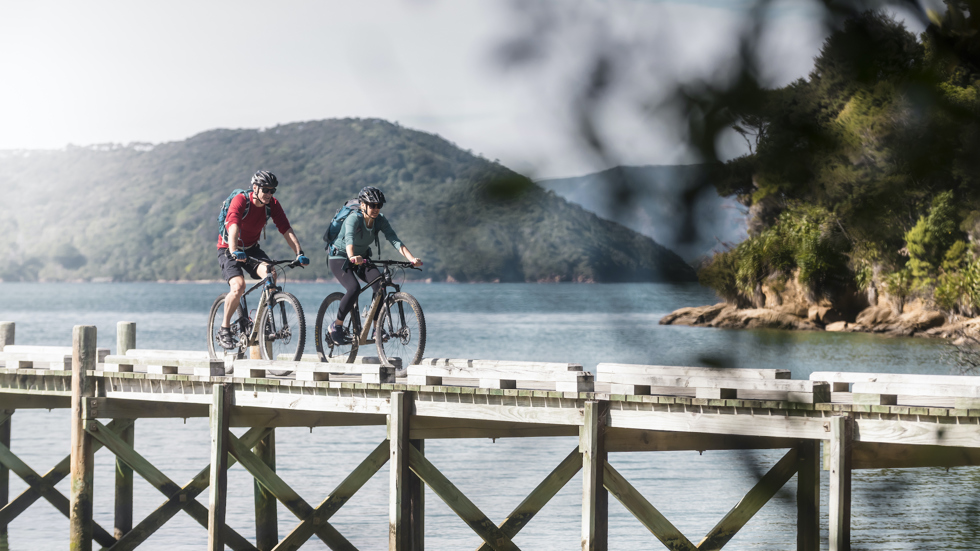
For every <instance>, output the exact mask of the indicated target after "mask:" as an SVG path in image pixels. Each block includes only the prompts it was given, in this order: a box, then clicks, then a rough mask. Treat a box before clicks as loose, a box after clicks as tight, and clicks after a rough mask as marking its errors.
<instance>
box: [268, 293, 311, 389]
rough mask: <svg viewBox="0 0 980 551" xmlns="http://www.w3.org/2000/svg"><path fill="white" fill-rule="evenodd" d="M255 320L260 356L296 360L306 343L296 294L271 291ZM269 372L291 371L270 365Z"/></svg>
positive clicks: (304, 329) (300, 308)
mask: <svg viewBox="0 0 980 551" xmlns="http://www.w3.org/2000/svg"><path fill="white" fill-rule="evenodd" d="M258 323H259V328H260V330H259V351H260V354H261V355H262V359H263V360H286V361H293V362H295V361H299V359H300V358H301V357H302V356H303V346H305V345H306V319H305V318H304V317H303V306H301V305H300V303H299V300H297V299H296V297H294V296H293V295H291V294H289V293H285V292H278V293H276V294H274V295H272V297H271V298H270V299H269V302H268V304H266V308H265V311H264V312H262V317H261V319H259V322H258ZM269 373H271V374H273V375H289V374H290V373H292V371H282V370H271V369H270V370H269Z"/></svg>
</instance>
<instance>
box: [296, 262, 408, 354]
mask: <svg viewBox="0 0 980 551" xmlns="http://www.w3.org/2000/svg"><path fill="white" fill-rule="evenodd" d="M367 262H368V265H374V266H376V267H380V268H382V270H381V275H379V276H378V277H376V278H374V279H373V280H372V281H370V282H368V283H366V284H365V285H364V287H361V288H360V290H358V292H357V295H358V297H360V295H361V294H362V293H364V291H367V290H368V289H370V288H371V286H372V285H374V284H375V283H376V282H378V281H380V282H381V288H380V290H379V291H378V293H377V294H375V295H374V298H373V299H372V300H371V306H370V307H369V308H367V311H366V312H365V314H364V320H363V322H362V320H361V314H360V308H359V307H358V302H357V298H355V300H354V304H353V306H351V310H350V312H349V313H348V314H347V317H346V318H344V320H343V321H344V325H343V328H344V338H343V340H342V341H341V342H339V343H337V342H334V341H333V340H332V339H331V338H330V336H329V335H328V334H327V329H328V328H329V326H330V324H331V323H334V322H335V320H336V319H337V311H338V309H339V306H340V299H342V298H344V293H331V294H330V295H327V298H325V299H323V302H322V303H321V304H320V309H319V310H318V311H317V313H316V326H315V329H316V337H315V341H316V352H317V355H319V357H320V361H321V362H327V361H330V360H331V359H335V360H334V361H338V360H339V361H341V362H346V363H353V362H354V358H356V357H357V350H358V348H359V347H360V346H361V345H366V344H372V343H373V344H375V345H376V346H377V347H378V356H379V357H380V358H381V363H382V365H386V366H392V365H393V363H392V361H391V360H393V359H395V358H400V359H401V361H402V366H403V367H407V366H408V365H410V364H417V363H419V361H421V360H422V353H423V352H424V351H425V316H424V315H422V306H420V305H419V301H418V300H416V299H415V297H413V296H412V295H410V294H408V293H403V292H401V286H400V285H398V284H396V283H394V282H393V281H392V268H402V269H404V268H412V269H416V270H419V269H420V268H416V267H415V266H413V265H412V263H411V262H404V261H400V260H368V261H367ZM389 287H391V288H393V289H394V292H389V291H388V288H389ZM372 327H373V329H374V331H373V333H372V331H371V329H372Z"/></svg>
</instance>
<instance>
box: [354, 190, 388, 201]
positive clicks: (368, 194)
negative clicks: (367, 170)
mask: <svg viewBox="0 0 980 551" xmlns="http://www.w3.org/2000/svg"><path fill="white" fill-rule="evenodd" d="M357 199H358V200H359V201H360V202H361V203H376V204H378V205H384V204H385V194H384V193H381V190H380V189H378V188H376V187H371V186H366V187H364V188H362V189H361V192H360V193H358V194H357Z"/></svg>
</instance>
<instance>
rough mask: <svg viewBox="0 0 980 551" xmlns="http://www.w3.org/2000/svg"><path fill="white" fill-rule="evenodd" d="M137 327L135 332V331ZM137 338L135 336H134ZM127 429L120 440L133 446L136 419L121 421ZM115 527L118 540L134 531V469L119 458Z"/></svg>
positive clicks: (114, 531) (114, 532)
mask: <svg viewBox="0 0 980 551" xmlns="http://www.w3.org/2000/svg"><path fill="white" fill-rule="evenodd" d="M135 325H136V324H133V326H134V329H133V330H134V331H135ZM134 336H135V335H134ZM120 423H121V424H125V425H126V428H124V429H122V430H121V431H120V432H119V438H120V440H122V441H123V442H125V443H126V444H127V445H128V446H133V445H134V443H135V441H136V430H135V426H134V424H135V419H126V420H120ZM114 518H115V526H114V530H113V535H114V536H115V537H116V539H117V540H118V539H120V538H122V537H123V536H124V535H126V532H129V531H130V530H132V529H133V468H132V467H130V466H129V465H127V464H126V462H125V461H122V460H121V459H119V458H118V457H117V458H116V502H115V515H114Z"/></svg>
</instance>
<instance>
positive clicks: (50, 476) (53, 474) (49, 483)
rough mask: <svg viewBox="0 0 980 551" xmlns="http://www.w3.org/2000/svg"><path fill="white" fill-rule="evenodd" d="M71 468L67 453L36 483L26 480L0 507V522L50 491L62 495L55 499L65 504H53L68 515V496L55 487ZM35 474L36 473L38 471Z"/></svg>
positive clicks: (6, 521) (111, 426) (112, 427)
mask: <svg viewBox="0 0 980 551" xmlns="http://www.w3.org/2000/svg"><path fill="white" fill-rule="evenodd" d="M124 428H126V425H120V424H117V423H115V422H113V423H110V424H109V425H108V426H107V429H108V430H112V431H119V430H122V429H124ZM92 447H93V449H94V451H96V452H97V451H99V449H101V448H102V443H101V442H98V441H96V442H94V443H93V444H92ZM2 451H3V450H2V449H0V452H2ZM7 451H8V452H9V451H10V449H9V447H8V448H7ZM0 464H2V461H0ZM70 470H71V455H66V456H65V458H64V459H62V460H61V461H59V462H58V464H56V465H55V466H54V467H52V468H51V469H50V470H49V471H48V472H46V473H44V476H42V477H41V478H40V479H39V480H37V483H36V484H31V483H30V482H28V481H25V482H28V487H27V488H26V489H25V490H24V491H23V492H21V493H20V495H18V496H17V497H16V498H14V500H13V501H11V502H10V503H8V504H7V505H6V506H4V507H3V508H0V524H9V523H10V522H11V521H12V520H13V519H15V518H17V516H18V515H20V514H21V513H23V512H24V511H26V510H27V508H28V507H30V506H31V505H32V504H34V502H35V501H37V500H38V499H40V498H41V497H43V496H42V494H44V493H50V495H51V496H54V494H57V495H58V496H60V498H58V497H54V499H57V500H60V502H61V503H63V504H64V506H62V505H60V504H54V503H52V504H53V505H55V508H58V510H59V511H61V512H62V513H63V514H64V515H65V517H68V515H69V506H68V498H66V497H64V496H63V495H61V493H60V492H58V490H56V489H55V485H56V484H57V483H58V482H61V480H62V479H63V478H65V477H66V476H68V474H69V472H70ZM34 474H35V475H36V473H34ZM32 476H33V475H32Z"/></svg>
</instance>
